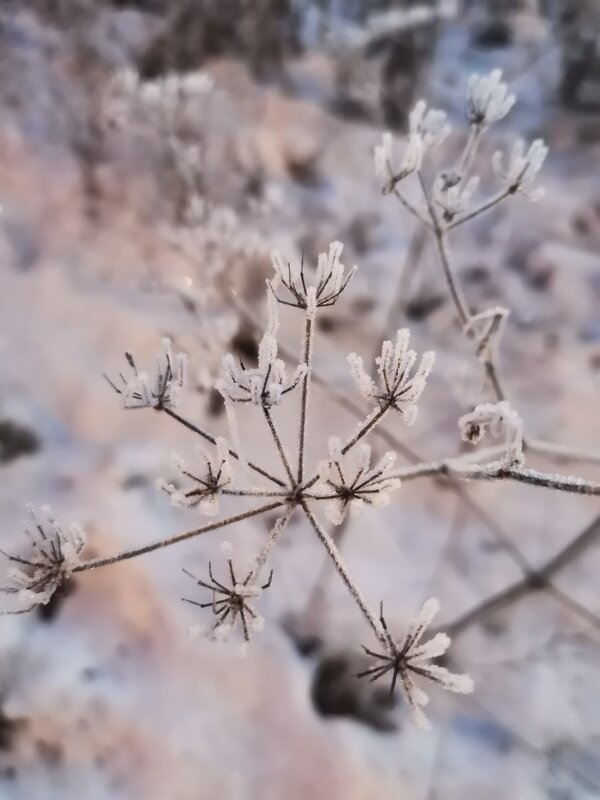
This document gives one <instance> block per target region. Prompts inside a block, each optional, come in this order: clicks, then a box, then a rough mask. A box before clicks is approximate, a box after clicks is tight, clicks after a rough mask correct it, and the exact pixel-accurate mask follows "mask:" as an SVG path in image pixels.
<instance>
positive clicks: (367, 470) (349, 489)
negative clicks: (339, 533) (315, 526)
mask: <svg viewBox="0 0 600 800" xmlns="http://www.w3.org/2000/svg"><path fill="white" fill-rule="evenodd" d="M342 451H343V446H342V442H341V439H339V438H338V437H337V436H332V437H331V439H330V440H329V458H328V459H327V460H326V461H322V462H321V463H320V464H319V467H318V472H319V479H320V480H319V483H317V484H316V486H315V489H314V491H315V492H322V493H323V495H322V496H321V497H320V498H319V499H321V500H324V499H325V498H326V497H327V496H329V497H330V498H331V501H330V502H329V503H327V505H326V506H325V516H326V517H327V519H328V520H329V521H330V522H331V523H333V524H334V525H340V524H341V523H342V522H343V521H344V519H345V517H346V514H347V513H348V512H350V514H352V515H353V516H357V515H358V514H360V512H361V511H362V510H363V507H364V506H365V505H370V506H374V507H376V508H378V507H381V506H384V505H387V504H388V503H389V502H390V499H391V498H390V495H391V493H392V492H393V491H394V490H396V489H399V488H400V481H399V480H398V478H394V477H390V474H391V471H392V468H393V467H394V464H395V463H396V454H395V453H392V452H389V453H386V454H385V455H384V456H383V458H382V459H381V460H380V461H379V463H378V464H377V465H376V466H374V467H372V468H371V448H370V447H369V445H368V444H360V445H357V446H356V448H354V450H352V451H351V452H349V453H347V454H344V453H343V452H342Z"/></svg>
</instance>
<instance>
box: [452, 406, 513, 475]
mask: <svg viewBox="0 0 600 800" xmlns="http://www.w3.org/2000/svg"><path fill="white" fill-rule="evenodd" d="M458 425H459V428H460V429H461V432H462V438H463V440H464V441H465V442H469V443H470V444H478V443H479V442H480V441H481V440H482V439H483V437H484V436H486V435H487V434H489V435H490V436H492V437H493V438H495V439H500V438H504V443H505V445H506V455H505V457H504V459H503V463H506V465H507V466H519V465H521V464H523V462H524V461H525V455H524V453H523V421H522V419H521V417H520V416H519V414H518V413H517V412H516V411H515V410H514V408H512V407H511V405H510V403H508V402H507V401H506V400H502V401H501V402H499V403H481V405H478V406H477V407H476V408H474V409H473V411H471V412H470V413H469V414H465V415H464V416H463V417H461V418H460V419H459V420H458Z"/></svg>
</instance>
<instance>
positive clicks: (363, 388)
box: [348, 328, 435, 425]
mask: <svg viewBox="0 0 600 800" xmlns="http://www.w3.org/2000/svg"><path fill="white" fill-rule="evenodd" d="M409 340H410V331H409V330H408V329H407V328H403V329H401V330H399V331H398V333H397V336H396V342H395V344H394V343H392V342H391V341H385V342H384V343H383V345H382V347H381V355H380V356H378V357H377V358H376V359H375V361H376V363H377V365H378V370H377V371H378V374H379V384H377V383H375V381H374V380H373V379H372V378H371V376H370V375H369V374H368V373H367V372H366V371H365V368H364V365H363V359H362V357H361V356H358V355H357V354H356V353H350V355H349V356H348V362H349V364H350V370H351V373H352V377H353V378H354V382H355V383H356V386H357V388H358V390H359V392H360V393H361V394H362V395H363V396H364V397H365V398H366V399H367V400H369V401H371V402H372V403H374V404H375V405H378V406H379V407H380V408H381V409H388V408H395V409H396V410H397V411H400V412H401V414H402V415H403V417H404V422H405V423H406V424H407V425H412V424H413V423H414V422H415V420H416V418H417V412H418V409H417V401H418V399H419V397H420V396H421V394H422V393H423V390H424V389H425V385H426V383H427V378H428V377H429V373H430V372H431V370H432V368H433V364H434V361H435V353H434V352H433V351H431V350H428V351H427V352H425V353H423V356H422V357H421V363H420V364H419V367H418V369H417V370H416V371H415V372H414V373H413V367H414V365H415V363H416V360H417V354H416V352H415V351H414V350H410V349H409V346H408V345H409Z"/></svg>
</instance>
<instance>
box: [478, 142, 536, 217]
mask: <svg viewBox="0 0 600 800" xmlns="http://www.w3.org/2000/svg"><path fill="white" fill-rule="evenodd" d="M547 155H548V148H547V147H546V145H545V144H544V140H543V139H536V140H535V141H533V142H532V143H531V144H530V145H529V149H528V150H527V152H525V143H524V142H523V141H522V140H519V141H517V142H515V144H514V145H513V148H512V150H511V153H510V157H509V159H508V166H507V167H506V169H505V168H504V156H503V155H502V153H501V152H500V151H499V150H498V151H497V152H495V153H494V155H493V156H492V166H493V168H494V172H495V173H496V175H497V176H498V177H499V178H500V180H501V181H502V182H503V183H505V184H506V188H507V190H508V191H509V192H510V194H515V192H523V193H524V194H525V196H526V197H528V198H529V200H532V201H534V202H535V201H536V200H539V199H540V198H541V197H543V196H544V190H543V189H536V190H535V191H533V192H528V191H526V189H527V187H528V186H529V184H530V183H532V182H533V181H534V180H535V178H536V176H537V174H538V172H539V171H540V170H541V168H542V165H543V163H544V160H545V158H546V156H547Z"/></svg>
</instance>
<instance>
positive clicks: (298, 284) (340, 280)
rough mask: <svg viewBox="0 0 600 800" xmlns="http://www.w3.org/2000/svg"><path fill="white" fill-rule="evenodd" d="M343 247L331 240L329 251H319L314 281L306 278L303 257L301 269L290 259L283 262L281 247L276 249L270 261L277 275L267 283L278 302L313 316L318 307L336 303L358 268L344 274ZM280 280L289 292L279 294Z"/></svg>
mask: <svg viewBox="0 0 600 800" xmlns="http://www.w3.org/2000/svg"><path fill="white" fill-rule="evenodd" d="M343 249H344V245H343V244H342V243H341V242H332V243H331V244H330V245H329V252H327V253H320V254H319V258H318V261H317V273H316V275H315V279H314V281H308V280H307V276H306V273H305V270H304V259H302V261H301V264H300V268H299V269H297V268H292V265H291V264H290V263H289V262H288V263H287V265H286V264H285V263H284V261H283V258H282V257H281V253H280V252H279V251H278V250H273V252H272V253H271V261H272V263H273V269H274V270H275V278H274V280H273V281H270V282H269V284H268V285H269V287H270V288H271V291H272V292H273V294H274V296H275V297H276V298H277V300H278V302H280V303H282V304H283V305H286V306H293V307H294V308H302V309H305V310H306V311H307V313H308V314H309V315H310V316H311V317H314V315H315V313H316V310H317V308H325V307H327V306H332V305H334V304H335V302H336V301H337V300H338V298H339V296H340V295H341V294H342V292H343V291H344V289H345V288H346V287H347V286H348V284H349V283H350V281H351V280H352V278H353V276H354V273H355V272H356V267H353V268H352V269H351V270H350V271H349V272H348V274H347V275H346V276H345V277H344V273H345V271H346V268H345V267H344V265H343V264H342V262H341V261H340V256H341V255H342V250H343ZM280 284H281V285H283V286H284V287H285V288H286V289H287V291H288V295H287V296H284V295H280V294H279V292H278V289H279V285H280Z"/></svg>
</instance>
